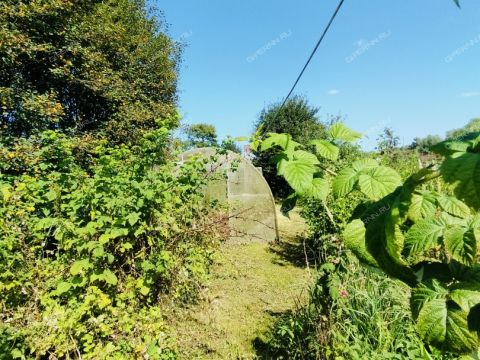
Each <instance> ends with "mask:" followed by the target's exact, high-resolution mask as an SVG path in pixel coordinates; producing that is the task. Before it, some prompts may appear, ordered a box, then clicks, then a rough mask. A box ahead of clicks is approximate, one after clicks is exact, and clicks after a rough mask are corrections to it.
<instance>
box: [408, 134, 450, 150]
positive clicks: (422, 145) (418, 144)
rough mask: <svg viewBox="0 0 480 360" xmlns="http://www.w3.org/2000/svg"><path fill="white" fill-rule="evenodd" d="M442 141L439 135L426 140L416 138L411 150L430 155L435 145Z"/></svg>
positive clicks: (428, 137) (430, 136) (429, 136)
mask: <svg viewBox="0 0 480 360" xmlns="http://www.w3.org/2000/svg"><path fill="white" fill-rule="evenodd" d="M441 141H442V138H441V137H440V136H438V135H428V136H427V137H425V138H415V139H414V140H413V143H412V145H410V148H411V149H415V150H417V151H419V152H421V153H428V152H430V148H431V147H432V146H433V145H437V144H438V143H440V142H441Z"/></svg>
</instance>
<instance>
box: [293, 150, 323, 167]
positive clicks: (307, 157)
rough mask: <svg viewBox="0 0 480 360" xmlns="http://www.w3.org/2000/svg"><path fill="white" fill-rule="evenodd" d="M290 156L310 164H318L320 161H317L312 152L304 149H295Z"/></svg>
mask: <svg viewBox="0 0 480 360" xmlns="http://www.w3.org/2000/svg"><path fill="white" fill-rule="evenodd" d="M292 156H293V159H294V160H300V161H303V162H304V163H308V164H310V165H312V166H315V165H318V164H320V161H318V158H317V157H316V156H315V155H314V154H312V153H310V152H308V151H305V150H296V151H295V152H293V153H292Z"/></svg>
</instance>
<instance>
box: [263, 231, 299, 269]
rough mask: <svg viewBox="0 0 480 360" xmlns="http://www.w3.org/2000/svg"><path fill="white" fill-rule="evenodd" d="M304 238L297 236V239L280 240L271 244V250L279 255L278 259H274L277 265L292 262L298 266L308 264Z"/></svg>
mask: <svg viewBox="0 0 480 360" xmlns="http://www.w3.org/2000/svg"><path fill="white" fill-rule="evenodd" d="M303 241H304V239H303V238H302V237H300V236H299V237H297V238H296V239H295V241H293V242H288V241H279V242H276V243H273V244H272V245H271V246H270V252H272V253H274V254H275V255H277V256H278V259H275V260H273V262H274V263H275V264H277V265H282V266H283V265H286V264H292V265H294V266H297V267H302V268H303V267H306V266H307V265H308V262H307V259H308V257H307V256H306V254H307V253H306V252H305V248H304V245H303Z"/></svg>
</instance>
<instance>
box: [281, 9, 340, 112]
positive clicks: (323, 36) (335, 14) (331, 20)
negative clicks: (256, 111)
mask: <svg viewBox="0 0 480 360" xmlns="http://www.w3.org/2000/svg"><path fill="white" fill-rule="evenodd" d="M344 2H345V0H340V2H339V3H338V6H337V8H336V9H335V12H334V13H333V15H332V17H331V18H330V21H329V22H328V25H327V27H326V28H325V30H324V31H323V34H322V36H321V37H320V39H319V40H318V42H317V45H315V48H314V49H313V51H312V53H311V54H310V57H309V58H308V60H307V62H306V64H305V66H304V67H303V69H302V71H301V72H300V75H298V77H297V80H296V81H295V83H294V84H293V86H292V88H291V90H290V92H289V93H288V95H287V97H286V98H285V100H283V103H282V105H281V106H280V108H279V110H281V109H282V108H283V107H284V106H285V104H286V103H287V101H288V99H289V98H290V96H291V95H292V93H293V91H294V90H295V88H296V87H297V84H298V82H299V81H300V79H301V78H302V76H303V73H304V72H305V70H306V69H307V67H308V65H309V64H310V61H312V59H313V56H314V55H315V53H316V52H317V50H318V48H319V47H320V44H321V43H322V41H323V39H324V38H325V35H327V33H328V30H329V29H330V27H331V26H332V24H333V21H334V20H335V18H336V17H337V14H338V12H339V11H340V9H341V8H342V5H343V3H344Z"/></svg>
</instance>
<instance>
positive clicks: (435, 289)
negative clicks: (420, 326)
mask: <svg viewBox="0 0 480 360" xmlns="http://www.w3.org/2000/svg"><path fill="white" fill-rule="evenodd" d="M447 295H448V291H447V289H445V288H444V287H443V286H442V285H441V284H440V282H439V281H438V280H429V281H427V282H425V283H420V284H418V286H416V287H414V288H413V289H412V296H411V299H410V303H411V307H412V314H413V317H414V319H417V317H418V316H419V313H420V310H421V309H422V307H423V305H425V304H426V303H427V302H429V301H432V300H435V299H443V300H444V299H446V297H447Z"/></svg>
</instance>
